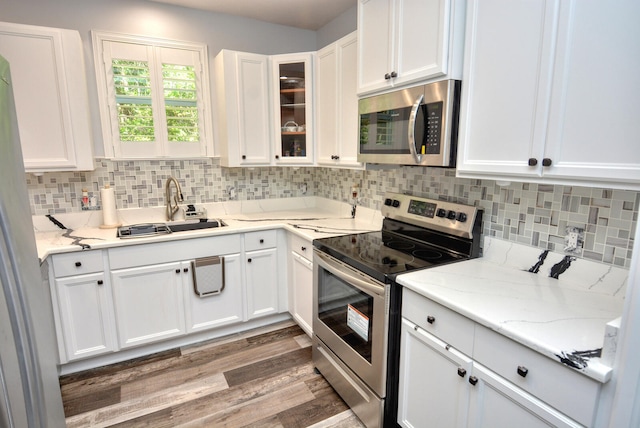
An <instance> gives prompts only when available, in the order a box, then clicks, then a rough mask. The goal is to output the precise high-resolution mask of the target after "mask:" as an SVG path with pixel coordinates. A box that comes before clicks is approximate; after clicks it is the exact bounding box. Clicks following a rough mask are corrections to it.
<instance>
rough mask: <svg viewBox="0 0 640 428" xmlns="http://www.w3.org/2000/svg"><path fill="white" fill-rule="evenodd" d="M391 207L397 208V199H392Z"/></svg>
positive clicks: (398, 203)
mask: <svg viewBox="0 0 640 428" xmlns="http://www.w3.org/2000/svg"><path fill="white" fill-rule="evenodd" d="M391 205H393V208H398V207H399V206H400V201H399V200H397V199H394V200H393V202H392V203H391Z"/></svg>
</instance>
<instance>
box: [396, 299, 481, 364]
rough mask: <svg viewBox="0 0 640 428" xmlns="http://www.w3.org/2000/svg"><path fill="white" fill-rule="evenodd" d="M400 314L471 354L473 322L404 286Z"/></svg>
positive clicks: (465, 352) (463, 351)
mask: <svg viewBox="0 0 640 428" xmlns="http://www.w3.org/2000/svg"><path fill="white" fill-rule="evenodd" d="M402 316H403V317H404V318H407V319H408V320H410V321H411V322H413V323H415V324H417V325H418V326H419V327H421V328H423V329H424V330H426V331H428V332H429V333H431V334H433V335H434V336H436V337H437V338H438V339H440V340H442V341H444V342H446V343H448V344H449V345H451V346H453V347H455V348H456V349H458V350H459V351H461V352H462V353H464V354H467V355H472V351H473V331H474V324H475V323H474V322H473V321H471V320H470V319H468V318H465V317H464V316H462V315H460V314H457V313H456V312H454V311H452V310H450V309H447V308H445V307H444V306H442V305H440V304H438V303H436V302H434V301H432V300H429V299H428V298H426V297H424V296H421V295H420V294H418V293H416V292H414V291H412V290H409V289H408V288H404V289H403V290H402Z"/></svg>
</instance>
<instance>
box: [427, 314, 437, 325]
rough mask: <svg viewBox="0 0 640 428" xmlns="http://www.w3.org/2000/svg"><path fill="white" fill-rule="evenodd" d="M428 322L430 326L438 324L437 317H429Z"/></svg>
mask: <svg viewBox="0 0 640 428" xmlns="http://www.w3.org/2000/svg"><path fill="white" fill-rule="evenodd" d="M427 322H428V323H429V324H433V323H434V322H436V317H434V316H433V315H429V316H428V317H427Z"/></svg>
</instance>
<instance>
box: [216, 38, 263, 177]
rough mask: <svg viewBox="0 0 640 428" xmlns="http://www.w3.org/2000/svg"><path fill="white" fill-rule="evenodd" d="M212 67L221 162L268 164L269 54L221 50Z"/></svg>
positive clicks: (230, 163)
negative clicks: (213, 70) (213, 68)
mask: <svg viewBox="0 0 640 428" xmlns="http://www.w3.org/2000/svg"><path fill="white" fill-rule="evenodd" d="M214 67H215V78H216V96H217V97H216V105H217V111H216V116H215V119H216V120H217V126H216V128H217V133H218V138H217V140H218V145H219V146H218V152H219V154H220V164H221V165H222V166H229V167H233V166H245V165H246V166H256V165H270V164H271V163H272V156H271V146H272V144H271V138H272V131H271V121H272V119H271V114H270V111H271V110H270V109H271V102H270V97H269V85H270V79H269V57H268V56H266V55H259V54H253V53H247V52H236V51H229V50H222V51H220V53H219V54H218V55H217V56H216V58H215V60H214Z"/></svg>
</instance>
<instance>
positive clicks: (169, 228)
mask: <svg viewBox="0 0 640 428" xmlns="http://www.w3.org/2000/svg"><path fill="white" fill-rule="evenodd" d="M223 226H226V224H225V223H224V222H223V221H222V220H219V219H209V220H204V219H201V220H199V221H194V220H186V221H176V222H170V223H143V224H132V225H129V226H121V227H119V228H118V234H117V236H118V238H122V239H125V238H140V237H143V236H156V235H164V234H167V233H173V232H186V231H189V230H200V229H211V228H214V227H223Z"/></svg>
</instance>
